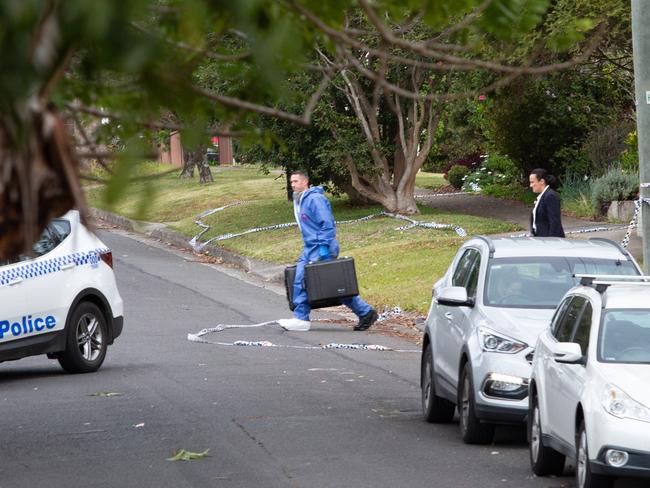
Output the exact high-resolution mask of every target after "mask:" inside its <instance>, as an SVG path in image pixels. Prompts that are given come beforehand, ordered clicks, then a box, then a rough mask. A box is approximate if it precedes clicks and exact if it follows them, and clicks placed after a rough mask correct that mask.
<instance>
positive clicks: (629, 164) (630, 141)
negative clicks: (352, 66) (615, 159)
mask: <svg viewBox="0 0 650 488" xmlns="http://www.w3.org/2000/svg"><path fill="white" fill-rule="evenodd" d="M638 144H639V139H638V137H637V133H636V131H633V132H630V133H629V134H628V135H627V137H626V138H625V147H626V149H625V150H624V151H623V153H622V154H621V157H620V159H619V163H620V165H621V169H622V170H623V171H624V172H625V173H638V172H639V146H638Z"/></svg>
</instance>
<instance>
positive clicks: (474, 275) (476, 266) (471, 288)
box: [465, 252, 481, 299]
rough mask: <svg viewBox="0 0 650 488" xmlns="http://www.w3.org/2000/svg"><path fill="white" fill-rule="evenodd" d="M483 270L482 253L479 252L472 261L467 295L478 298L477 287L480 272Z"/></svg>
mask: <svg viewBox="0 0 650 488" xmlns="http://www.w3.org/2000/svg"><path fill="white" fill-rule="evenodd" d="M480 270H481V255H480V254H479V253H478V252H477V253H476V259H474V261H473V262H472V267H471V268H470V270H469V276H468V277H467V286H466V287H465V288H466V289H467V297H468V298H472V299H474V298H476V288H477V287H478V274H479V271H480Z"/></svg>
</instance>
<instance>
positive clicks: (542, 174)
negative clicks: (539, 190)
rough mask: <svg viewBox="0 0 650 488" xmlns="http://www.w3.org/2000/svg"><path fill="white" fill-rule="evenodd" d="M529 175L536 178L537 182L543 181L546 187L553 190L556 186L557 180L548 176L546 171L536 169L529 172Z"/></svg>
mask: <svg viewBox="0 0 650 488" xmlns="http://www.w3.org/2000/svg"><path fill="white" fill-rule="evenodd" d="M530 174H531V175H535V178H537V181H540V180H544V181H545V182H546V184H547V185H548V186H550V187H551V188H553V189H555V186H556V185H557V178H556V177H555V176H553V175H552V174H550V173H549V172H548V171H546V170H545V169H543V168H536V169H534V170H532V171H531V172H530Z"/></svg>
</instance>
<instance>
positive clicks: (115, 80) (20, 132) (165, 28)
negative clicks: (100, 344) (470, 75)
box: [0, 0, 595, 259]
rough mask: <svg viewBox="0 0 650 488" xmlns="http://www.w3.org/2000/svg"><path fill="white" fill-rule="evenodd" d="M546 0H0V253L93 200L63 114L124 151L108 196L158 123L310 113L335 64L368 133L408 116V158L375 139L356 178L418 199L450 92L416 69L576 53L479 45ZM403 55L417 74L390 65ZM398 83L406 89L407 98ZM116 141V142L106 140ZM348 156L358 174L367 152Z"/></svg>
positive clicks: (387, 193) (510, 68)
mask: <svg viewBox="0 0 650 488" xmlns="http://www.w3.org/2000/svg"><path fill="white" fill-rule="evenodd" d="M550 4H551V1H550V0H458V1H455V2H430V1H422V0H409V1H406V2H404V1H401V0H400V1H397V0H382V1H379V2H373V3H372V4H370V3H369V2H368V1H366V0H356V1H355V0H336V1H332V2H322V1H316V0H286V1H282V2H275V1H272V0H245V1H244V0H242V1H238V2H225V3H223V2H218V3H214V2H210V1H208V0H183V1H181V0H130V1H129V2H87V1H86V0H6V1H3V2H0V18H2V19H3V26H2V29H0V69H1V70H2V73H3V76H2V77H1V78H0V170H1V171H0V198H1V199H2V203H3V205H4V208H3V212H2V214H1V215H0V226H2V233H1V234H0V259H3V258H6V257H10V256H14V255H16V254H18V253H19V252H21V251H22V250H24V249H26V248H28V247H29V246H30V244H31V243H32V242H33V241H34V240H35V238H36V237H37V235H38V234H39V232H40V230H41V229H42V228H43V227H44V225H45V224H46V223H47V221H48V220H49V219H50V218H51V217H53V216H55V215H58V214H61V213H62V212H63V211H64V210H66V209H68V208H70V207H72V206H77V207H79V208H81V209H82V211H83V209H84V203H83V195H82V191H81V188H80V185H79V178H78V167H79V164H78V159H79V157H80V154H79V153H75V151H74V148H73V146H74V144H73V140H72V138H71V136H70V134H69V132H68V131H66V130H65V126H66V123H68V122H70V123H71V124H74V125H76V128H77V130H78V131H79V133H80V135H79V138H78V140H77V142H79V144H78V145H80V146H81V151H80V152H81V156H84V157H94V158H96V159H98V160H99V161H100V162H101V161H102V160H103V158H117V162H116V163H115V164H112V165H110V167H109V166H108V165H107V168H109V169H110V171H111V172H112V178H111V184H110V186H109V195H110V196H111V198H113V199H115V198H117V197H118V196H119V190H120V188H121V187H122V186H123V185H124V183H125V182H126V181H127V180H128V175H129V171H130V170H131V169H132V166H133V164H132V163H133V162H134V161H136V160H137V159H139V158H142V156H143V155H147V154H150V153H151V145H150V141H151V140H152V139H153V135H154V133H155V131H156V130H159V129H180V130H181V131H182V132H183V138H184V140H185V141H187V142H189V144H190V146H193V147H197V146H198V144H199V143H200V140H201V139H203V138H204V137H205V136H206V130H209V132H211V133H213V134H219V133H228V134H231V135H240V136H246V135H247V134H249V135H250V134H255V124H254V122H255V119H254V118H252V117H251V116H250V115H249V114H256V116H257V115H259V116H265V117H273V118H278V119H282V120H287V121H291V122H294V123H296V124H302V125H307V124H309V123H310V121H311V115H312V113H313V110H314V107H315V106H316V104H317V102H318V99H319V98H320V96H321V95H322V93H323V92H324V91H325V90H326V89H327V87H328V85H329V83H330V81H331V80H332V79H333V77H334V75H339V74H340V77H341V78H343V80H344V82H345V87H344V89H345V90H347V94H348V95H349V97H350V98H349V103H350V104H351V107H354V110H356V111H357V112H356V113H358V115H357V117H358V118H359V121H360V122H362V123H365V124H367V125H368V127H367V128H365V129H364V137H365V139H366V141H367V142H368V144H371V143H370V141H371V140H372V141H376V140H377V137H376V133H377V131H376V129H377V128H376V127H375V124H376V121H375V120H374V119H376V118H377V117H378V114H377V113H369V112H368V111H373V110H376V109H378V108H379V106H380V105H378V103H379V102H378V100H383V102H381V103H385V106H387V107H389V109H391V110H393V112H394V113H396V114H400V113H401V116H398V117H397V118H398V121H399V120H401V121H402V126H403V127H400V129H399V131H398V132H396V133H395V134H396V135H397V139H396V140H395V144H396V145H397V146H399V151H401V153H402V155H403V157H404V161H405V162H406V163H405V165H404V166H403V169H399V168H400V164H401V163H400V162H398V163H396V164H395V165H394V168H393V170H394V174H398V175H401V176H398V178H397V179H395V177H394V176H393V177H391V176H387V175H386V174H383V173H385V171H386V165H385V161H384V160H383V159H382V158H383V157H385V156H384V155H382V154H377V153H376V152H375V151H376V149H375V148H374V146H373V145H372V144H371V153H372V154H373V155H372V162H373V165H374V168H373V169H372V171H371V172H369V173H365V172H364V173H363V174H362V173H361V172H358V174H357V175H356V176H353V183H354V184H355V187H357V189H358V190H359V191H360V192H361V193H362V194H367V195H369V196H372V197H376V196H380V197H382V198H384V200H383V201H385V202H386V203H385V204H386V205H387V206H390V207H391V208H395V209H397V210H399V211H404V212H413V211H415V209H414V208H413V202H412V201H411V200H410V199H409V198H408V192H409V191H410V190H409V189H410V188H412V179H413V178H414V174H415V170H416V168H417V165H418V164H420V163H419V162H418V161H419V157H420V156H419V153H420V151H419V150H418V145H420V147H422V146H421V145H422V144H424V145H426V144H427V138H426V130H425V127H431V124H430V123H429V121H430V120H435V114H434V115H433V118H432V110H431V107H432V105H431V104H432V102H434V101H436V100H444V99H446V98H448V95H447V94H446V93H442V92H439V91H436V90H435V89H432V90H429V89H428V88H427V84H426V83H424V90H423V89H422V88H421V84H422V83H423V82H426V80H428V79H430V75H429V73H430V72H433V73H439V74H445V73H450V72H455V71H459V70H475V69H480V70H490V71H492V72H494V73H497V74H499V75H500V76H501V79H500V80H499V81H497V82H496V83H495V85H494V86H498V84H499V83H505V82H507V81H509V80H511V79H513V78H515V77H517V76H521V75H524V74H539V73H544V72H547V71H548V70H551V69H559V68H562V67H566V66H570V65H572V64H574V63H575V62H576V59H567V60H565V61H562V62H560V63H556V64H555V65H554V66H538V65H536V64H535V63H536V62H537V59H536V58H535V57H534V56H533V57H531V58H530V60H529V61H527V62H524V63H522V62H521V61H516V62H509V61H508V59H505V58H503V59H484V57H483V56H482V55H481V51H480V49H477V48H478V47H480V46H481V43H482V42H483V41H482V39H483V38H484V37H482V36H493V37H495V38H499V39H503V40H504V42H505V41H507V40H508V38H512V37H513V35H514V34H517V33H520V32H525V31H526V30H527V29H529V28H530V27H531V26H534V25H536V24H538V23H539V22H540V21H541V19H542V17H543V15H544V14H545V13H546V12H547V10H548V8H549V5H550ZM359 15H361V17H358V16H359ZM357 18H359V20H354V22H352V21H351V19H357ZM420 21H423V25H424V26H425V27H426V29H429V31H428V32H430V34H428V36H427V37H419V36H416V37H415V38H412V37H409V36H410V34H409V32H411V26H412V25H414V24H418V25H419V24H420V23H421V22H420ZM594 24H595V22H588V23H583V24H576V23H575V22H573V21H571V22H569V23H568V24H567V25H566V30H568V31H571V32H578V33H580V32H586V31H589V30H591V28H592V27H593V25H594ZM556 37H558V38H559V37H561V36H556ZM306 46H308V47H309V48H310V49H311V48H314V47H316V46H319V47H320V48H321V50H322V52H323V53H324V54H325V55H326V57H327V58H328V59H329V60H330V61H332V62H333V63H330V61H325V60H324V59H323V60H322V62H321V63H320V64H319V65H318V66H305V59H306V57H305V56H304V52H305V47H306ZM580 56H581V54H577V55H576V57H577V58H580ZM207 61H216V62H219V63H222V64H223V67H224V70H225V71H224V73H225V77H224V79H226V80H228V79H229V77H232V78H234V79H236V80H238V83H236V84H230V83H227V84H226V85H224V86H222V87H221V88H218V87H217V88H216V89H215V88H206V85H205V84H203V83H200V82H199V81H200V80H199V79H198V78H197V73H198V72H199V70H200V68H201V66H203V65H204V63H206V62H207ZM370 61H372V62H370ZM307 68H310V69H316V70H320V73H321V77H320V79H321V81H320V82H319V83H318V85H317V86H315V87H314V90H313V92H312V93H311V94H310V96H309V97H308V99H307V101H306V103H305V105H304V106H303V107H302V110H299V111H297V112H286V111H283V110H281V109H279V108H277V106H276V102H275V100H276V99H277V98H278V97H279V96H281V95H282V93H281V90H282V88H283V87H284V86H286V84H285V83H284V81H285V80H287V79H288V78H289V77H290V76H291V73H295V72H296V71H299V70H303V69H307ZM402 70H403V71H404V72H406V71H407V70H410V71H409V72H410V73H411V75H409V76H393V75H392V74H391V73H398V72H400V73H401V71H402ZM409 80H410V81H409ZM404 83H408V84H404ZM397 95H399V97H401V99H403V100H412V101H411V102H402V101H399V103H398V98H397ZM364 97H365V99H366V100H364ZM401 99H400V100H401ZM169 112H172V113H176V114H178V115H179V118H178V122H175V123H172V122H170V121H166V120H164V114H166V113H169ZM89 117H90V118H93V119H95V120H97V121H99V122H100V123H99V130H97V131H95V132H93V133H95V134H97V135H98V137H99V139H93V138H92V137H90V134H89V133H88V132H86V131H85V130H84V126H85V125H86V124H87V123H88V118H89ZM214 121H219V123H218V124H216V125H215V124H214ZM364 121H365V122H364ZM222 122H223V123H225V124H226V125H222ZM398 126H399V123H398ZM409 130H411V133H409ZM109 143H110V144H109ZM111 146H112V147H114V148H115V151H112V152H108V153H106V152H105V148H106V147H111ZM414 155H415V156H414ZM409 161H412V163H409ZM389 166H390V164H389ZM350 168H351V170H352V172H353V175H354V171H355V169H356V170H358V169H359V166H358V165H357V164H354V165H353V166H350ZM396 168H397V169H398V170H397V171H395V169H396ZM389 169H390V167H389ZM400 192H401V193H400Z"/></svg>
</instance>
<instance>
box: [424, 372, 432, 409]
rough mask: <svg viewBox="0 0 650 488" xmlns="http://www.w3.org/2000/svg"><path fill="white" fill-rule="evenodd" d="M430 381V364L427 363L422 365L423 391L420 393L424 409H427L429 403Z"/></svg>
mask: <svg viewBox="0 0 650 488" xmlns="http://www.w3.org/2000/svg"><path fill="white" fill-rule="evenodd" d="M431 381H432V380H431V364H429V362H428V361H427V363H426V364H425V365H424V385H423V387H424V390H423V391H422V395H423V397H422V398H423V399H424V407H425V408H429V402H430V401H431Z"/></svg>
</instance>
